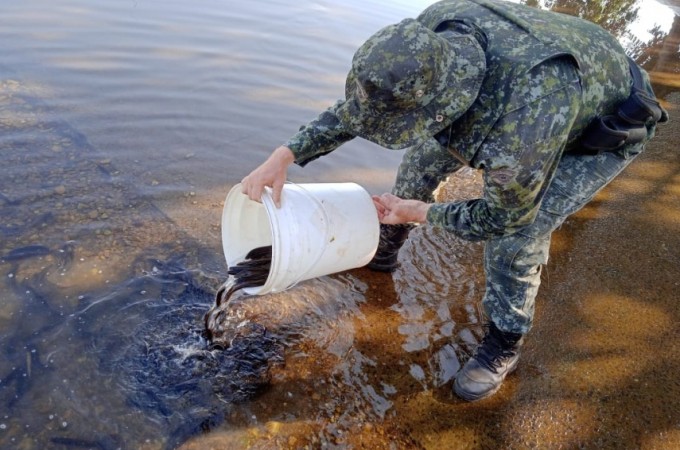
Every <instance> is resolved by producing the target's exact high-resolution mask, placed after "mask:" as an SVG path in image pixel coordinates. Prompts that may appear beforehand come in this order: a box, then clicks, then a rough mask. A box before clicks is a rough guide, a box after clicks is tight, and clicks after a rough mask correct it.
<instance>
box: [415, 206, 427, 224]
mask: <svg viewBox="0 0 680 450" xmlns="http://www.w3.org/2000/svg"><path fill="white" fill-rule="evenodd" d="M417 210H418V213H417V217H416V220H415V221H416V222H418V223H425V222H427V212H428V211H429V210H430V204H429V203H422V204H420V205H418V209H417Z"/></svg>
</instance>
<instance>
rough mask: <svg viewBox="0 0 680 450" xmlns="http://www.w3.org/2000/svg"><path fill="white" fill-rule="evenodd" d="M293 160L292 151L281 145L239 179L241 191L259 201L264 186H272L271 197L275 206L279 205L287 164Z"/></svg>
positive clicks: (278, 206)
mask: <svg viewBox="0 0 680 450" xmlns="http://www.w3.org/2000/svg"><path fill="white" fill-rule="evenodd" d="M294 161H295V156H294V155H293V152H292V151H291V149H289V148H288V147H286V146H284V145H282V146H281V147H278V148H277V149H276V150H274V151H273V152H272V154H271V155H270V156H269V158H267V160H266V161H265V162H263V163H262V164H261V165H260V166H259V167H257V168H256V169H255V170H253V171H252V172H250V173H249V174H248V175H247V176H246V177H245V178H243V180H241V192H242V193H244V194H246V195H247V196H248V198H250V199H251V200H254V201H256V202H260V201H261V198H262V193H263V192H264V188H265V187H266V186H268V187H270V188H272V198H273V200H274V204H275V205H276V207H277V208H280V207H281V191H282V190H283V185H284V183H285V182H286V177H287V175H288V166H289V165H291V164H292V163H293V162H294Z"/></svg>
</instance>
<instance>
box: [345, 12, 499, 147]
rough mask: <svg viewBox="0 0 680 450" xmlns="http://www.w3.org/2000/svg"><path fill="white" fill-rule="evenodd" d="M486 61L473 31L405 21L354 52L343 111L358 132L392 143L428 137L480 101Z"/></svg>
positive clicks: (347, 122)
mask: <svg viewBox="0 0 680 450" xmlns="http://www.w3.org/2000/svg"><path fill="white" fill-rule="evenodd" d="M485 70H486V60H485V57H484V51H483V50H482V48H481V47H480V45H479V43H478V42H477V41H476V40H475V39H474V38H473V37H472V36H469V35H465V34H458V33H453V32H446V37H444V35H442V34H438V33H435V32H434V31H432V30H430V29H428V28H426V27H424V26H423V25H422V24H420V22H418V21H416V20H414V19H405V20H403V21H401V22H399V23H398V24H395V25H390V26H387V27H385V28H383V29H382V30H380V31H378V32H377V33H376V34H374V35H373V36H371V37H370V38H369V39H368V40H367V41H366V42H365V43H364V44H363V45H362V46H361V47H360V48H359V50H357V52H356V53H355V54H354V58H353V59H352V69H351V70H350V72H349V75H348V76H347V82H346V84H345V102H344V103H343V104H342V105H341V106H340V107H339V108H338V110H337V115H338V118H339V119H340V121H341V122H342V124H343V126H344V127H345V128H346V129H347V130H348V131H349V132H351V133H353V134H355V135H357V136H360V137H362V138H364V139H367V140H369V141H371V142H374V143H376V144H378V145H382V146H383V147H387V148H390V149H401V148H406V147H410V146H413V145H417V144H420V143H422V142H423V141H424V140H425V139H428V138H430V137H432V136H434V135H435V134H437V133H438V132H440V131H442V130H443V129H444V128H446V127H447V126H448V125H450V124H451V123H452V122H453V121H454V120H456V119H457V118H458V117H460V116H461V115H462V114H463V113H464V112H465V111H466V110H467V109H468V108H469V107H470V105H472V103H473V102H474V100H475V98H476V97H477V94H478V92H479V88H480V86H481V84H482V79H483V78H484V72H485Z"/></svg>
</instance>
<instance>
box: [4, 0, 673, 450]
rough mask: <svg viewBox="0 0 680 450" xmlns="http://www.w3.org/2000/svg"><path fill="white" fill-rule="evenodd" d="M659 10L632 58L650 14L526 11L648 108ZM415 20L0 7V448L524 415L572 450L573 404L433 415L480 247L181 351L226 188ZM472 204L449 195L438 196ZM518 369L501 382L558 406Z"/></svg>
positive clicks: (293, 443)
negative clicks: (610, 43) (607, 68)
mask: <svg viewBox="0 0 680 450" xmlns="http://www.w3.org/2000/svg"><path fill="white" fill-rule="evenodd" d="M388 3H389V4H388ZM421 3H422V4H421ZM667 3H668V4H669V8H671V9H668V10H667V11H673V18H672V20H671V21H668V20H665V21H664V23H663V24H662V25H659V26H658V27H656V28H652V29H651V30H644V31H645V32H649V33H648V35H641V36H642V37H636V36H637V35H635V34H631V33H632V32H630V31H629V30H630V29H631V26H633V25H634V24H635V23H636V21H637V20H639V19H640V18H641V17H642V16H644V15H645V11H646V10H647V9H648V8H651V7H652V6H655V5H657V3H656V2H654V1H651V0H649V1H645V2H633V1H630V0H624V1H621V2H609V4H608V6H607V8H606V11H605V14H600V13H599V11H601V8H599V6H598V7H597V8H596V6H597V4H596V2H574V1H572V2H566V1H557V2H540V5H539V4H538V3H537V4H536V6H537V7H543V8H551V9H556V10H560V11H565V12H568V13H571V14H579V15H583V16H584V17H587V18H589V19H591V20H594V21H597V22H599V23H601V24H602V25H603V26H605V27H607V28H608V29H610V31H612V32H613V33H615V34H617V36H619V37H620V38H621V39H622V40H623V41H625V43H626V46H627V48H628V50H629V52H630V53H631V54H632V55H634V56H635V57H636V58H637V59H638V60H639V61H641V62H642V63H643V65H644V66H645V68H647V69H648V70H649V71H650V72H651V74H652V77H653V80H654V83H655V89H656V91H657V92H658V93H659V95H660V97H662V98H667V96H669V95H670V94H672V93H677V91H678V67H679V66H678V55H679V54H678V45H679V42H678V38H679V35H678V32H679V31H678V24H679V20H678V15H677V13H678V8H679V5H678V4H677V2H676V1H670V0H667ZM425 6H426V2H406V1H403V2H396V3H395V2H384V1H372V2H368V3H366V2H349V3H346V4H343V5H341V6H338V5H334V4H330V3H326V2H318V1H314V2H312V1H303V2H301V3H297V4H296V5H294V6H291V5H289V4H286V3H285V2H280V1H277V0H272V1H268V2H267V3H266V7H263V5H262V2H256V3H252V4H250V3H243V4H242V3H239V4H238V5H236V4H235V3H234V4H232V2H222V3H219V2H217V3H216V2H211V1H198V2H192V3H191V4H189V3H186V2H179V1H169V2H167V1H166V2H157V1H140V2H108V1H96V2H85V1H82V0H69V1H64V2H57V3H56V4H55V3H54V2H47V1H41V0H29V1H26V2H10V1H6V0H0V7H1V8H2V10H3V14H2V16H0V40H2V42H3V53H2V54H3V57H2V62H0V152H1V154H2V160H3V164H2V165H1V166H0V236H1V239H0V258H1V259H0V275H1V276H2V277H1V278H0V286H1V287H2V290H1V291H0V292H2V293H1V294H0V297H1V303H0V342H1V343H2V348H3V351H2V352H1V353H0V405H2V408H0V447H2V448H68V447H75V448H119V447H120V448H148V449H155V448H166V447H169V448H172V447H176V446H179V445H182V444H183V443H184V442H185V441H186V440H187V439H189V438H191V437H192V436H198V438H197V440H195V441H190V442H188V443H185V444H184V445H185V448H204V447H205V446H207V445H209V444H210V443H211V442H213V443H215V445H219V446H221V447H227V448H229V447H230V446H232V447H233V448H239V447H240V448H243V447H247V446H248V445H251V446H253V447H254V448H286V447H289V448H304V446H305V445H309V446H311V447H313V448H317V447H322V446H326V447H333V446H335V447H337V448H362V447H364V448H391V447H395V446H396V448H421V447H427V448H437V446H439V447H440V448H450V446H451V445H453V443H465V445H469V446H471V447H474V446H476V445H482V446H483V444H484V445H486V444H488V445H489V446H497V445H498V444H499V443H503V442H505V443H508V442H516V441H512V439H511V438H510V437H509V436H508V435H504V434H503V431H502V429H501V425H507V423H510V425H508V427H509V429H512V427H513V426H514V425H512V424H517V427H516V428H517V429H519V430H524V431H527V430H531V429H532V428H531V424H527V423H525V422H523V420H524V419H525V418H526V417H534V418H535V417H536V414H538V413H537V412H536V411H539V410H540V409H541V407H542V406H541V405H543V406H544V409H543V410H546V411H560V410H561V411H562V413H560V414H557V413H556V417H555V418H554V420H552V421H551V422H550V427H551V428H550V430H551V431H550V432H551V433H554V435H553V434H549V435H548V434H546V435H545V436H544V437H545V440H544V441H543V442H544V443H545V442H550V443H561V444H565V445H566V446H569V445H570V443H573V442H582V441H574V440H572V441H569V440H565V438H564V437H563V436H562V435H561V433H563V432H564V433H566V432H567V431H568V432H569V433H570V434H569V436H571V438H573V439H576V438H575V437H574V436H578V425H579V423H577V422H578V421H579V420H583V419H582V416H578V415H576V414H575V413H573V411H575V410H578V408H577V407H579V406H583V405H582V404H581V403H580V402H582V398H579V397H578V396H576V395H574V396H573V397H572V398H569V399H567V400H565V399H561V398H557V399H555V400H551V399H547V400H546V399H541V401H540V402H539V401H536V403H531V405H530V406H531V407H526V408H524V409H522V408H521V406H523V404H522V402H521V401H516V402H515V405H517V409H516V410H513V409H512V408H511V407H506V408H505V409H503V408H500V407H499V409H498V410H497V412H490V413H489V412H487V413H484V412H480V411H479V410H476V409H474V408H475V407H474V406H470V405H459V404H457V403H456V402H455V400H454V399H452V398H451V395H450V392H449V389H450V381H451V379H452V377H453V375H454V374H455V372H456V371H457V369H458V368H459V366H460V363H459V361H460V360H461V358H462V357H464V356H465V354H466V353H469V352H470V351H471V350H472V349H473V348H474V346H475V345H476V343H477V340H478V339H479V335H480V329H479V324H480V322H481V321H482V319H481V311H480V310H479V305H478V299H479V297H480V296H481V292H482V289H483V274H482V271H481V267H479V265H478V262H479V261H480V256H479V254H480V251H481V247H479V246H478V245H474V244H469V243H465V242H461V241H457V240H455V239H453V238H452V237H450V236H447V235H446V234H444V233H440V232H437V231H436V230H433V229H429V228H427V227H425V228H422V229H420V230H418V231H417V232H416V233H414V236H413V239H412V240H411V242H410V243H409V244H408V245H407V246H406V247H405V249H404V252H403V254H402V255H401V258H402V262H403V265H402V267H401V268H400V269H399V271H397V273H395V274H394V276H393V277H388V276H382V275H376V274H372V273H369V272H368V271H364V270H356V271H352V272H350V273H345V274H340V275H336V276H333V277H324V278H322V279H319V280H314V281H311V282H308V283H305V284H304V285H301V286H299V287H298V288H296V289H294V290H292V291H290V292H287V293H284V294H279V295H276V296H268V297H266V298H262V299H258V300H257V301H252V302H250V301H245V300H244V299H242V300H243V301H239V302H236V303H235V304H234V305H233V308H232V309H230V311H229V315H228V316H227V317H226V318H225V320H226V321H227V322H226V323H227V324H228V325H229V326H230V327H232V328H230V330H232V331H233V332H234V336H235V339H236V340H235V341H234V347H233V348H234V349H236V350H233V351H232V352H231V353H230V352H229V351H227V352H225V353H218V352H214V351H209V350H207V349H206V346H205V342H204V340H203V338H202V335H201V325H202V318H203V314H204V313H205V311H207V310H208V308H209V307H210V305H211V303H212V301H213V297H212V296H213V293H214V291H215V289H216V288H217V287H218V286H219V284H220V283H221V282H222V281H223V278H224V276H225V273H226V267H225V266H224V262H223V260H222V256H221V254H220V248H221V244H220V233H219V214H220V206H221V202H222V200H223V196H224V195H225V194H226V192H228V189H229V188H230V187H231V184H233V183H235V182H236V181H238V180H240V178H241V177H242V176H243V174H245V173H247V172H248V171H249V170H250V169H251V168H252V167H254V166H255V165H256V164H258V163H259V162H260V161H261V160H262V159H263V158H264V157H265V155H267V154H268V153H269V151H270V150H271V149H272V148H273V147H274V146H275V145H277V144H278V143H280V142H281V141H283V140H284V139H285V138H287V137H288V135H289V134H290V133H291V132H292V131H293V130H295V129H297V127H298V126H299V125H300V124H302V123H304V122H306V121H307V120H308V119H309V118H310V117H313V116H314V115H315V114H316V112H317V111H318V110H319V109H321V108H323V107H325V106H326V105H328V104H330V103H331V102H332V101H333V100H334V99H335V98H336V97H338V96H341V95H342V92H343V91H342V90H343V83H344V76H345V73H346V71H347V68H348V66H349V61H350V58H351V55H352V53H353V51H354V49H355V48H356V47H357V46H358V45H359V44H360V43H361V42H362V41H363V40H364V39H365V38H366V37H367V36H368V35H370V34H371V33H372V32H374V31H375V30H376V29H378V28H379V27H381V26H383V25H386V24H388V23H391V22H394V21H396V20H399V19H401V18H402V17H405V16H413V15H415V14H417V13H418V11H420V10H421V9H422V8H423V7H425ZM598 8H599V9H598ZM671 106H672V104H671ZM669 109H671V116H673V114H674V109H673V108H669ZM662 133H663V131H662ZM652 150H653V149H652ZM400 156H401V155H400V153H399V152H387V151H385V150H382V149H379V148H377V147H375V146H373V145H370V144H368V143H366V142H360V141H357V142H354V143H352V144H351V145H350V146H348V147H347V148H346V149H343V150H342V151H338V152H336V154H333V155H330V156H329V157H328V158H324V159H323V160H319V161H318V162H315V163H314V164H313V165H311V166H310V167H309V168H307V169H305V170H304V171H302V170H294V171H292V172H291V177H292V179H293V180H294V181H297V182H307V181H348V180H352V181H357V182H359V183H361V184H363V185H365V186H366V187H367V188H368V189H369V190H370V191H372V192H376V193H377V192H382V191H384V190H387V189H388V188H389V186H390V184H391V181H392V178H393V173H394V169H395V168H396V166H397V164H398V161H399V157H400ZM659 167H665V168H668V167H672V165H671V163H666V164H663V165H660V166H659ZM669 170H670V169H669ZM657 173H660V172H657ZM672 177H673V173H672V172H671V173H670V174H669V175H668V177H667V178H668V179H672ZM648 178H649V179H651V178H652V176H651V175H650V176H648ZM477 187H478V183H477V179H476V178H475V175H474V174H472V173H468V172H464V173H461V174H459V175H458V183H457V185H456V188H455V189H448V190H446V189H445V190H443V192H442V193H441V195H443V196H448V197H451V196H468V195H475V193H476V189H477ZM672 205H673V203H672V200H669V201H668V202H667V203H666V204H665V208H666V209H671V208H672ZM593 214H595V213H594V212H593ZM578 223H579V222H578V221H575V222H570V224H568V225H567V226H568V227H569V226H572V225H571V224H573V228H572V229H570V230H571V232H573V233H576V232H578V231H579V230H580V229H579V228H578V227H577V226H576V224H578ZM565 240H566V241H567V243H565V244H564V248H568V247H569V245H568V239H565ZM617 245H618V244H617ZM450 249H455V251H454V252H453V254H452V255H450V253H451V250H450ZM564 252H566V250H564ZM659 252H661V253H660V254H662V255H665V253H663V249H659ZM444 254H447V257H446V258H444V257H443V255H444ZM607 273H608V274H609V275H611V276H612V277H613V276H615V275H616V273H614V272H612V273H611V274H610V273H609V272H607ZM553 277H554V278H555V277H556V276H555V275H554V276H553ZM547 286H548V287H547V289H550V284H549V283H547ZM638 288H639V289H642V288H641V287H639V286H638ZM550 292H552V291H550ZM603 304H605V305H609V303H603ZM619 304H624V305H627V304H629V303H628V302H626V301H621V302H619ZM597 305H598V304H597V303H594V304H592V305H591V306H590V307H591V308H594V309H596V308H597V307H598V306H597ZM629 309H630V310H631V311H632V310H634V309H635V308H633V307H632V306H630V307H629V308H628V309H626V308H624V311H628V310H629ZM631 314H632V313H631ZM638 316H640V317H650V318H651V319H649V320H650V322H653V323H658V324H660V325H663V324H665V322H663V320H661V319H660V317H663V314H660V313H659V314H657V313H655V311H654V310H652V309H649V308H648V309H647V310H644V311H643V312H638ZM549 323H550V324H551V326H556V325H555V324H556V323H559V321H558V320H557V319H555V318H553V319H552V321H550V322H549ZM260 327H262V328H260ZM611 328H613V327H612V326H610V327H609V329H611ZM542 332H543V333H545V332H544V331H541V330H540V329H539V330H538V331H537V333H538V335H537V337H540V336H541V333H542ZM239 333H240V334H239ZM597 339H600V337H599V336H597V335H595V336H592V339H591V341H597ZM565 345H566V344H565ZM604 348H606V346H604ZM530 355H531V353H530ZM531 361H532V359H531V356H529V364H528V368H527V369H526V372H524V373H523V374H522V379H526V380H548V381H546V383H547V385H548V386H553V387H555V386H557V387H555V390H558V391H559V389H558V388H560V389H562V390H563V391H564V390H567V389H565V388H564V384H563V383H562V384H560V383H557V382H555V384H554V385H551V384H550V382H549V381H550V380H551V379H558V378H559V376H560V374H561V373H562V372H560V371H559V370H557V371H552V372H551V371H550V370H549V369H547V368H546V367H545V366H544V365H542V364H543V363H541V362H538V363H533V364H531ZM539 361H542V360H539ZM576 364H577V362H574V366H576ZM560 367H561V366H560ZM564 370H566V369H564ZM593 370H594V369H593ZM577 375H578V376H580V377H587V374H582V373H579V374H577ZM551 377H552V378H551ZM591 381H592V380H591ZM542 387H545V385H543V386H542ZM512 389H513V388H512V384H511V386H510V388H509V392H510V393H506V394H505V395H506V398H507V396H508V395H512ZM548 390H550V389H548ZM560 392H561V391H560ZM255 393H257V394H258V395H257V396H255V397H253V395H254V394H255ZM531 395H536V394H531ZM531 395H528V394H527V396H525V397H522V399H523V400H525V401H527V402H528V400H526V399H527V398H529V399H530V398H532V397H531ZM503 400H504V397H503V396H501V397H499V399H498V400H495V401H496V402H501V403H502V402H503ZM600 400H601V399H600ZM541 402H542V403H541ZM529 403H530V402H529ZM587 406H588V405H587ZM451 408H453V409H451ZM532 408H533V409H532ZM492 409H493V408H492ZM584 410H586V411H591V409H588V407H584ZM532 411H534V412H533V413H532ZM484 414H488V415H484ZM532 414H533V415H532ZM593 414H594V413H593ZM673 414H675V415H673ZM466 417H467V418H469V419H466ZM574 417H576V418H574ZM668 417H670V418H671V419H673V420H674V419H678V420H680V418H677V412H675V413H673V412H668ZM505 418H508V419H507V420H508V422H504V421H503V419H505ZM671 419H669V420H671ZM546 423H547V422H546ZM607 423H608V422H607ZM659 423H661V422H659ZM676 423H677V422H676ZM635 425H636V426H639V424H637V423H636V424H635ZM609 427H610V428H609V429H614V428H615V425H611V424H609ZM499 430H500V431H499ZM207 431H210V433H209V434H208V435H204V433H205V432H207ZM428 433H429V434H428ZM528 435H530V433H528V432H527V433H526V434H522V436H524V437H526V436H528ZM578 439H581V437H578ZM475 442H477V444H475ZM480 442H482V443H483V444H479V443H480ZM583 442H586V441H583ZM611 442H613V443H615V444H616V443H619V444H620V443H622V442H624V441H623V440H618V441H617V440H616V439H614V440H613V441H611ZM258 445H259V446H260V447H257V446H258Z"/></svg>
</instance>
